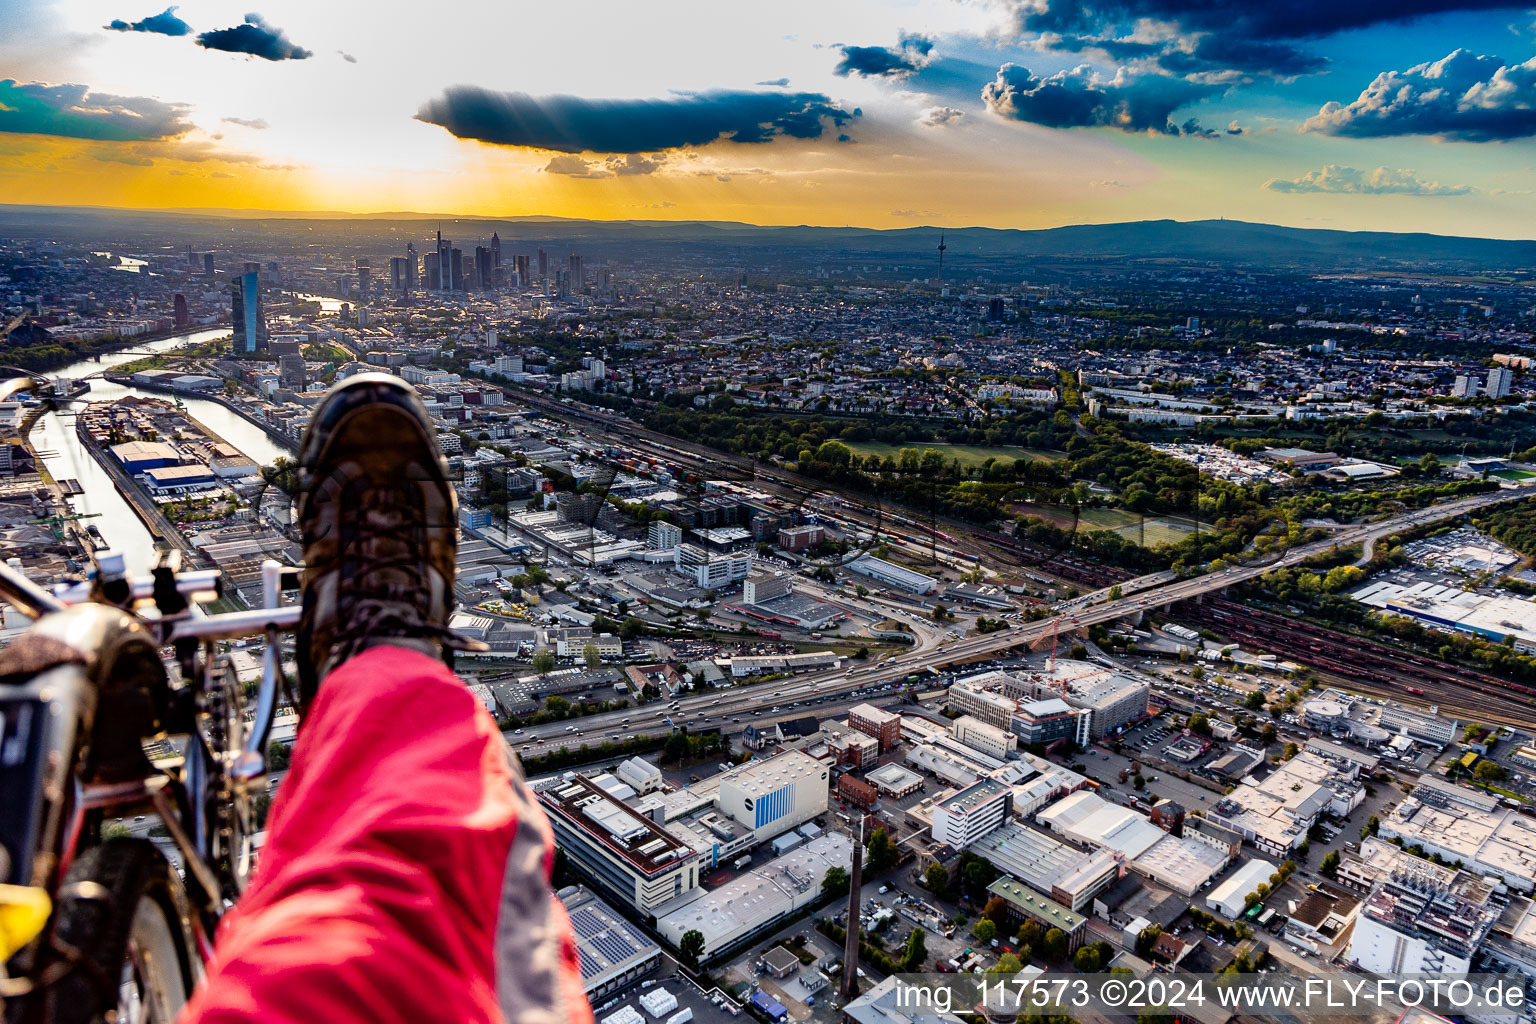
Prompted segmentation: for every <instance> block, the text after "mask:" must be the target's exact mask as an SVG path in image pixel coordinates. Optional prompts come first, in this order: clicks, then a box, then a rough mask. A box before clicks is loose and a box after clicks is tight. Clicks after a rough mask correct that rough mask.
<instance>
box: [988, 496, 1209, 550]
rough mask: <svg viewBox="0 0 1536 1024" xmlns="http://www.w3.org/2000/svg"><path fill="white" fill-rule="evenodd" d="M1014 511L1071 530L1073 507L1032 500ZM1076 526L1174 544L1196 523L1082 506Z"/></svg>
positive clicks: (1147, 542) (1150, 542)
mask: <svg viewBox="0 0 1536 1024" xmlns="http://www.w3.org/2000/svg"><path fill="white" fill-rule="evenodd" d="M1012 507H1013V510H1014V511H1015V512H1020V513H1023V514H1024V515H1031V516H1039V517H1040V518H1041V519H1044V520H1045V521H1046V522H1048V523H1051V524H1053V525H1055V526H1058V527H1060V528H1061V529H1063V530H1070V529H1073V517H1072V510H1071V509H1068V508H1063V507H1060V506H1056V505H1037V504H1035V503H1034V502H1019V503H1016V504H1014V505H1013V506H1012ZM1076 528H1077V529H1079V530H1082V531H1083V532H1084V533H1091V532H1093V531H1095V530H1113V531H1114V532H1116V533H1118V534H1120V535H1121V536H1122V537H1124V538H1126V539H1127V540H1133V541H1135V542H1136V543H1138V544H1142V545H1145V546H1146V547H1149V548H1151V547H1156V546H1157V545H1159V544H1177V543H1178V542H1179V541H1181V540H1183V539H1184V538H1185V537H1188V536H1189V535H1190V534H1191V533H1193V532H1194V531H1195V524H1194V523H1193V522H1192V521H1190V520H1187V519H1180V518H1178V517H1176V516H1150V517H1147V518H1146V520H1145V521H1143V519H1142V517H1141V516H1139V515H1137V514H1136V513H1135V512H1127V511H1125V510H1124V509H1118V508H1085V509H1083V510H1082V512H1081V514H1080V515H1079V516H1078V518H1077V520H1076Z"/></svg>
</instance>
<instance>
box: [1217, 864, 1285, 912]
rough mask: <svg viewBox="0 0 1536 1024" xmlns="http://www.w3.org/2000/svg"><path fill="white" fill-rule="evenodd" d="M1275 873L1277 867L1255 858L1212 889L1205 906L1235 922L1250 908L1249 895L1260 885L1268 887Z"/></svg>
mask: <svg viewBox="0 0 1536 1024" xmlns="http://www.w3.org/2000/svg"><path fill="white" fill-rule="evenodd" d="M1275 871H1276V868H1275V866H1274V865H1273V864H1271V863H1270V862H1269V861H1267V860H1259V859H1258V858H1257V857H1255V858H1254V859H1253V860H1250V861H1248V862H1247V863H1245V864H1244V865H1243V866H1242V867H1240V868H1238V869H1237V870H1236V871H1234V872H1232V874H1231V875H1229V876H1228V877H1227V878H1226V880H1225V881H1223V882H1222V883H1221V884H1220V885H1218V886H1217V887H1216V888H1214V889H1212V890H1211V894H1210V895H1209V896H1207V897H1206V898H1205V905H1206V906H1207V907H1209V908H1211V909H1212V910H1214V911H1216V912H1217V913H1219V914H1225V915H1227V917H1229V918H1231V919H1232V920H1234V921H1235V920H1237V916H1238V915H1239V914H1241V913H1242V912H1243V910H1244V908H1245V907H1247V906H1248V894H1249V893H1251V892H1253V891H1254V890H1255V889H1257V888H1258V887H1259V886H1260V885H1268V884H1269V879H1270V876H1272V875H1273V874H1274V873H1275Z"/></svg>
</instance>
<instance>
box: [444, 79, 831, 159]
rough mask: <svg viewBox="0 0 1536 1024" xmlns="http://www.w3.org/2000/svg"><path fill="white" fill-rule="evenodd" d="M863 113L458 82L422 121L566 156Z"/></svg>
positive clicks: (690, 96)
mask: <svg viewBox="0 0 1536 1024" xmlns="http://www.w3.org/2000/svg"><path fill="white" fill-rule="evenodd" d="M859 115H860V111H858V110H857V109H855V110H854V111H852V112H851V113H850V112H849V111H847V110H844V109H842V108H841V107H838V106H836V105H834V104H833V103H832V101H831V100H830V99H828V98H827V97H826V96H823V95H821V94H820V93H803V92H802V93H777V92H727V91H721V90H717V91H712V92H697V93H678V94H675V95H673V96H670V97H668V98H666V99H587V98H584V97H580V96H545V97H533V96H529V95H528V94H527V93H521V92H493V91H491V90H489V89H482V88H480V87H478V86H473V85H456V86H452V87H450V88H449V89H447V90H446V91H445V92H444V93H443V94H442V95H441V96H439V97H436V98H435V99H431V100H428V101H427V102H426V103H424V104H423V105H422V107H421V109H420V110H418V111H417V112H416V119H417V120H418V121H425V122H426V123H427V124H435V125H438V126H440V127H442V128H446V129H447V130H448V131H449V132H450V133H451V134H453V135H455V136H457V137H458V138H461V139H477V140H479V141H481V142H489V143H492V144H495V145H498V146H524V147H527V148H529V149H548V150H554V151H556V152H561V153H584V152H593V153H654V152H657V151H659V150H667V149H681V148H683V147H685V146H703V145H707V144H709V143H711V142H714V141H716V140H717V139H721V138H724V139H725V140H726V141H728V142H738V143H758V142H767V141H769V140H770V139H774V138H779V137H789V138H795V139H817V138H820V137H821V135H822V132H823V130H824V128H825V125H824V122H826V121H830V122H832V124H833V125H835V126H837V127H839V128H841V127H842V126H843V125H845V124H847V123H848V122H849V121H851V120H852V119H853V118H856V117H858V116H859Z"/></svg>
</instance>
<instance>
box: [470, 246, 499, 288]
mask: <svg viewBox="0 0 1536 1024" xmlns="http://www.w3.org/2000/svg"><path fill="white" fill-rule="evenodd" d="M493 272H494V267H493V266H492V265H491V250H489V249H487V248H486V247H485V246H483V245H477V246H475V267H474V274H473V277H472V278H471V283H472V284H473V285H474V289H475V291H480V292H488V291H490V290H491V282H492V276H493Z"/></svg>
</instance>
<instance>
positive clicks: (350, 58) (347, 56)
mask: <svg viewBox="0 0 1536 1024" xmlns="http://www.w3.org/2000/svg"><path fill="white" fill-rule="evenodd" d="M336 52H337V53H339V54H341V59H342V60H344V61H346V62H347V63H348V64H356V63H357V58H356V57H354V56H352V55H351V54H350V53H348V52H347V51H345V50H337V51H336Z"/></svg>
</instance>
